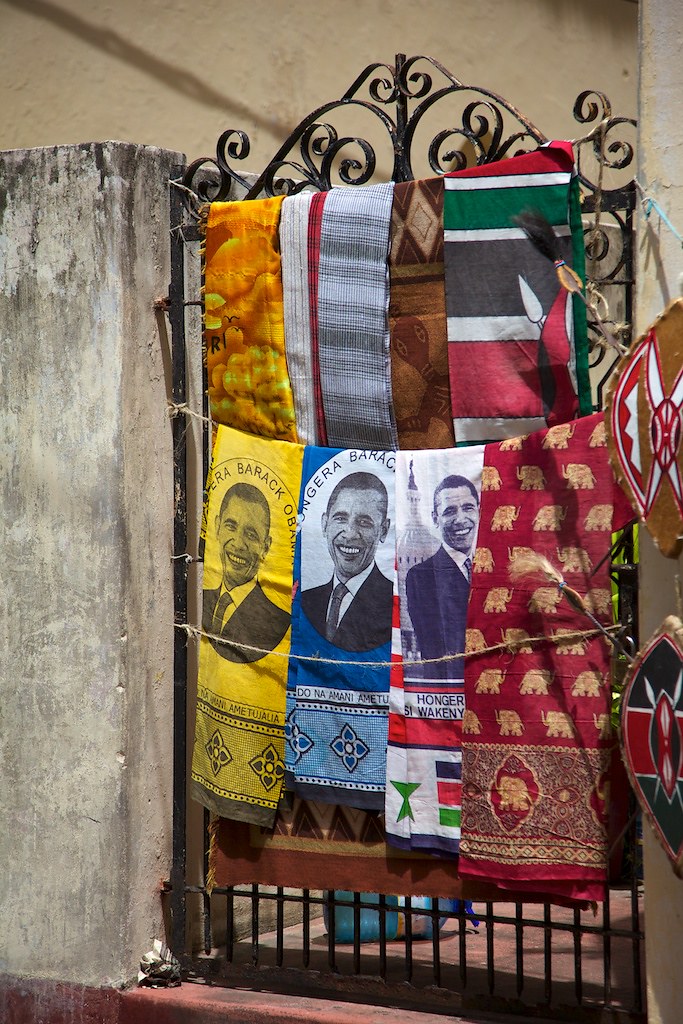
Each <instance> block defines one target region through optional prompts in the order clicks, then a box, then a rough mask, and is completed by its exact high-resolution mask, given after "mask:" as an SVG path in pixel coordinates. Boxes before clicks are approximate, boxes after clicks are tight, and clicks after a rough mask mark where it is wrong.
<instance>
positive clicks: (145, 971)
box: [138, 939, 180, 988]
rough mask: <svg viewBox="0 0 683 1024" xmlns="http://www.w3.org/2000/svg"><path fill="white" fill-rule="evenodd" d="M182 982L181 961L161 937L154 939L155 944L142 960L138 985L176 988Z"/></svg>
mask: <svg viewBox="0 0 683 1024" xmlns="http://www.w3.org/2000/svg"><path fill="white" fill-rule="evenodd" d="M179 984H180V961H179V960H178V959H177V958H176V957H175V956H174V955H173V953H172V952H171V950H170V949H169V948H168V946H167V945H166V944H165V943H163V942H162V941H161V939H155V940H154V946H153V948H152V949H150V951H149V953H145V955H144V956H143V958H142V959H141V961H140V970H139V971H138V985H147V986H149V987H150V988H174V987H175V986H176V985H179Z"/></svg>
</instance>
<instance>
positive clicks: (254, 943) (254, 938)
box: [251, 885, 259, 967]
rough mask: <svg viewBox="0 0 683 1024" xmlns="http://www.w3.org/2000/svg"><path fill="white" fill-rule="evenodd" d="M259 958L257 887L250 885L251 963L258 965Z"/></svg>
mask: <svg viewBox="0 0 683 1024" xmlns="http://www.w3.org/2000/svg"><path fill="white" fill-rule="evenodd" d="M258 958H259V887H258V885H252V887H251V963H252V966H253V967H257V966H258Z"/></svg>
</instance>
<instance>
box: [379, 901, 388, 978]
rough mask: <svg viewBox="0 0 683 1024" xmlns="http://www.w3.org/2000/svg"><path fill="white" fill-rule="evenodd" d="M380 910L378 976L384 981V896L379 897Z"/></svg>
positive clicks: (385, 930) (385, 942)
mask: <svg viewBox="0 0 683 1024" xmlns="http://www.w3.org/2000/svg"><path fill="white" fill-rule="evenodd" d="M379 899H380V904H381V910H380V914H379V976H380V978H382V980H383V981H384V980H385V979H386V976H387V913H388V912H389V908H388V907H387V898H386V896H384V895H382V896H380V898H379Z"/></svg>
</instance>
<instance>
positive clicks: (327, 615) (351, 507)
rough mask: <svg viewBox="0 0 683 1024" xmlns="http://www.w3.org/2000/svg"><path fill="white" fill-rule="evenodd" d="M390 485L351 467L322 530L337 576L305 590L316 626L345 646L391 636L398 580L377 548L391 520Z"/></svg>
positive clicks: (362, 647)
mask: <svg viewBox="0 0 683 1024" xmlns="http://www.w3.org/2000/svg"><path fill="white" fill-rule="evenodd" d="M387 512H388V496H387V491H386V487H385V486H384V484H383V483H382V481H381V480H380V479H379V477H377V476H375V475H374V474H373V473H350V474H349V475H348V476H346V477H344V479H343V480H340V481H339V483H338V484H337V485H336V487H335V488H334V490H333V491H332V493H331V495H330V498H329V501H328V503H327V508H326V510H325V512H324V513H323V516H322V532H323V535H324V537H325V540H326V541H327V549H328V551H329V553H330V557H331V558H332V562H333V563H334V574H333V576H332V578H331V579H330V580H329V581H328V582H327V583H324V584H323V585H322V586H319V587H312V588H310V589H308V590H304V591H302V594H301V607H302V609H303V611H304V613H305V615H306V617H307V619H308V620H309V622H310V623H311V625H312V626H314V628H315V629H316V630H317V631H318V633H320V634H321V636H324V637H325V638H326V639H327V640H329V642H330V643H332V644H334V646H335V647H339V648H340V649H341V650H343V651H351V652H361V651H372V650H374V649H375V648H376V647H382V646H383V645H384V644H386V643H389V641H390V640H391V607H392V594H393V584H392V582H391V580H388V579H387V577H386V576H385V575H384V574H383V573H382V572H381V571H380V569H379V568H378V566H377V564H376V562H375V553H376V551H377V548H378V547H379V545H380V544H383V543H384V541H385V540H386V537H387V534H388V532H389V527H390V525H391V523H390V520H389V519H388V517H387Z"/></svg>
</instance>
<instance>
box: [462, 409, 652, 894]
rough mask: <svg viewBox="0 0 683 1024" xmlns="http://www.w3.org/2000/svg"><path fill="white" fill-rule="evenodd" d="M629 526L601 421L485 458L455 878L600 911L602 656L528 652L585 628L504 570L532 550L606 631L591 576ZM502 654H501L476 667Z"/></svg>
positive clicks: (571, 644)
mask: <svg viewBox="0 0 683 1024" xmlns="http://www.w3.org/2000/svg"><path fill="white" fill-rule="evenodd" d="M632 518H633V512H632V510H631V508H630V506H629V504H628V502H627V501H626V498H625V496H624V494H623V493H622V491H621V490H620V488H619V487H618V485H617V484H616V482H615V480H614V477H613V475H612V471H611V469H610V465H609V461H608V457H607V449H606V446H605V431H604V422H603V418H602V415H601V414H595V415H593V416H587V417H584V418H582V419H579V420H576V421H575V422H573V423H567V424H561V425H558V426H555V427H552V428H551V429H549V430H543V431H539V432H537V433H534V434H530V435H528V436H526V437H524V438H514V439H510V440H507V441H502V442H500V443H498V444H491V445H487V446H486V450H485V454H484V470H483V489H482V500H481V514H480V523H479V534H478V538H477V550H476V554H475V560H474V572H473V576H472V588H471V593H470V603H469V607H468V617H467V638H466V653H467V654H468V655H469V656H468V657H467V658H466V661H465V707H466V711H465V718H464V720H463V811H462V838H461V844H460V873H461V876H462V877H463V878H466V877H471V878H487V879H489V880H491V881H495V882H497V883H498V884H500V885H507V884H509V885H510V886H511V887H514V888H515V889H516V890H517V891H519V890H520V889H522V890H523V889H524V887H525V885H528V886H530V887H532V888H535V889H537V890H538V889H539V887H540V888H542V889H543V890H544V891H546V892H548V893H554V894H558V895H562V896H569V897H572V898H575V899H602V898H604V884H605V881H606V871H607V855H608V849H607V835H606V821H607V810H608V808H607V805H606V792H607V789H608V766H609V762H610V756H611V748H612V746H613V744H614V738H613V736H612V734H611V731H610V718H609V710H610V698H611V693H610V682H609V679H610V676H609V668H610V646H609V645H608V643H607V641H606V640H605V639H604V637H602V636H601V635H600V634H597V633H596V634H594V635H591V636H589V637H583V636H582V637H574V638H570V637H568V638H567V639H566V640H564V641H561V642H560V643H557V642H552V641H550V640H541V641H540V642H535V643H526V642H525V641H526V638H527V637H532V638H533V637H544V636H548V637H550V636H552V635H555V636H557V635H558V634H562V633H563V632H565V633H572V632H576V631H590V630H591V629H592V628H593V627H592V625H591V622H590V620H589V619H587V618H586V617H585V616H583V615H581V614H580V613H578V612H577V611H575V610H574V609H573V608H572V606H571V605H570V604H569V602H568V601H567V600H566V599H564V598H563V597H562V595H561V592H560V589H559V588H558V587H557V586H556V585H554V584H552V583H550V582H549V581H547V580H546V579H545V578H544V577H542V576H539V575H534V576H529V577H526V576H525V577H523V578H522V579H520V580H517V581H516V582H513V581H512V580H511V577H510V575H509V566H510V563H511V561H512V562H514V560H515V559H516V558H518V557H520V555H523V554H524V553H526V552H527V551H528V549H531V550H532V551H534V552H536V553H537V554H542V555H545V556H546V557H547V558H548V559H549V561H550V562H551V563H552V564H553V565H554V566H555V567H556V568H557V569H559V570H560V572H561V573H562V575H563V576H564V578H565V579H566V582H567V584H568V585H569V586H570V587H572V588H574V589H575V590H577V591H578V592H579V593H580V594H581V595H582V596H584V597H585V596H586V595H588V603H589V606H590V607H591V608H592V610H593V613H594V614H595V616H596V617H597V618H598V619H599V621H600V622H601V623H603V624H605V625H610V624H611V623H612V600H611V589H610V579H609V567H608V564H607V560H605V561H603V562H602V565H600V562H601V560H603V559H604V556H605V555H606V553H607V551H608V549H609V546H610V543H611V534H612V532H613V531H616V530H619V529H621V528H622V527H623V526H625V525H626V523H627V522H629V521H630V520H631V519H632ZM598 566H599V567H598ZM515 642H516V643H517V646H514V643H515ZM501 643H508V644H509V645H510V647H508V648H507V649H501V650H498V651H495V652H490V653H477V651H478V650H481V649H482V648H484V647H492V646H494V645H496V644H501Z"/></svg>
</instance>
